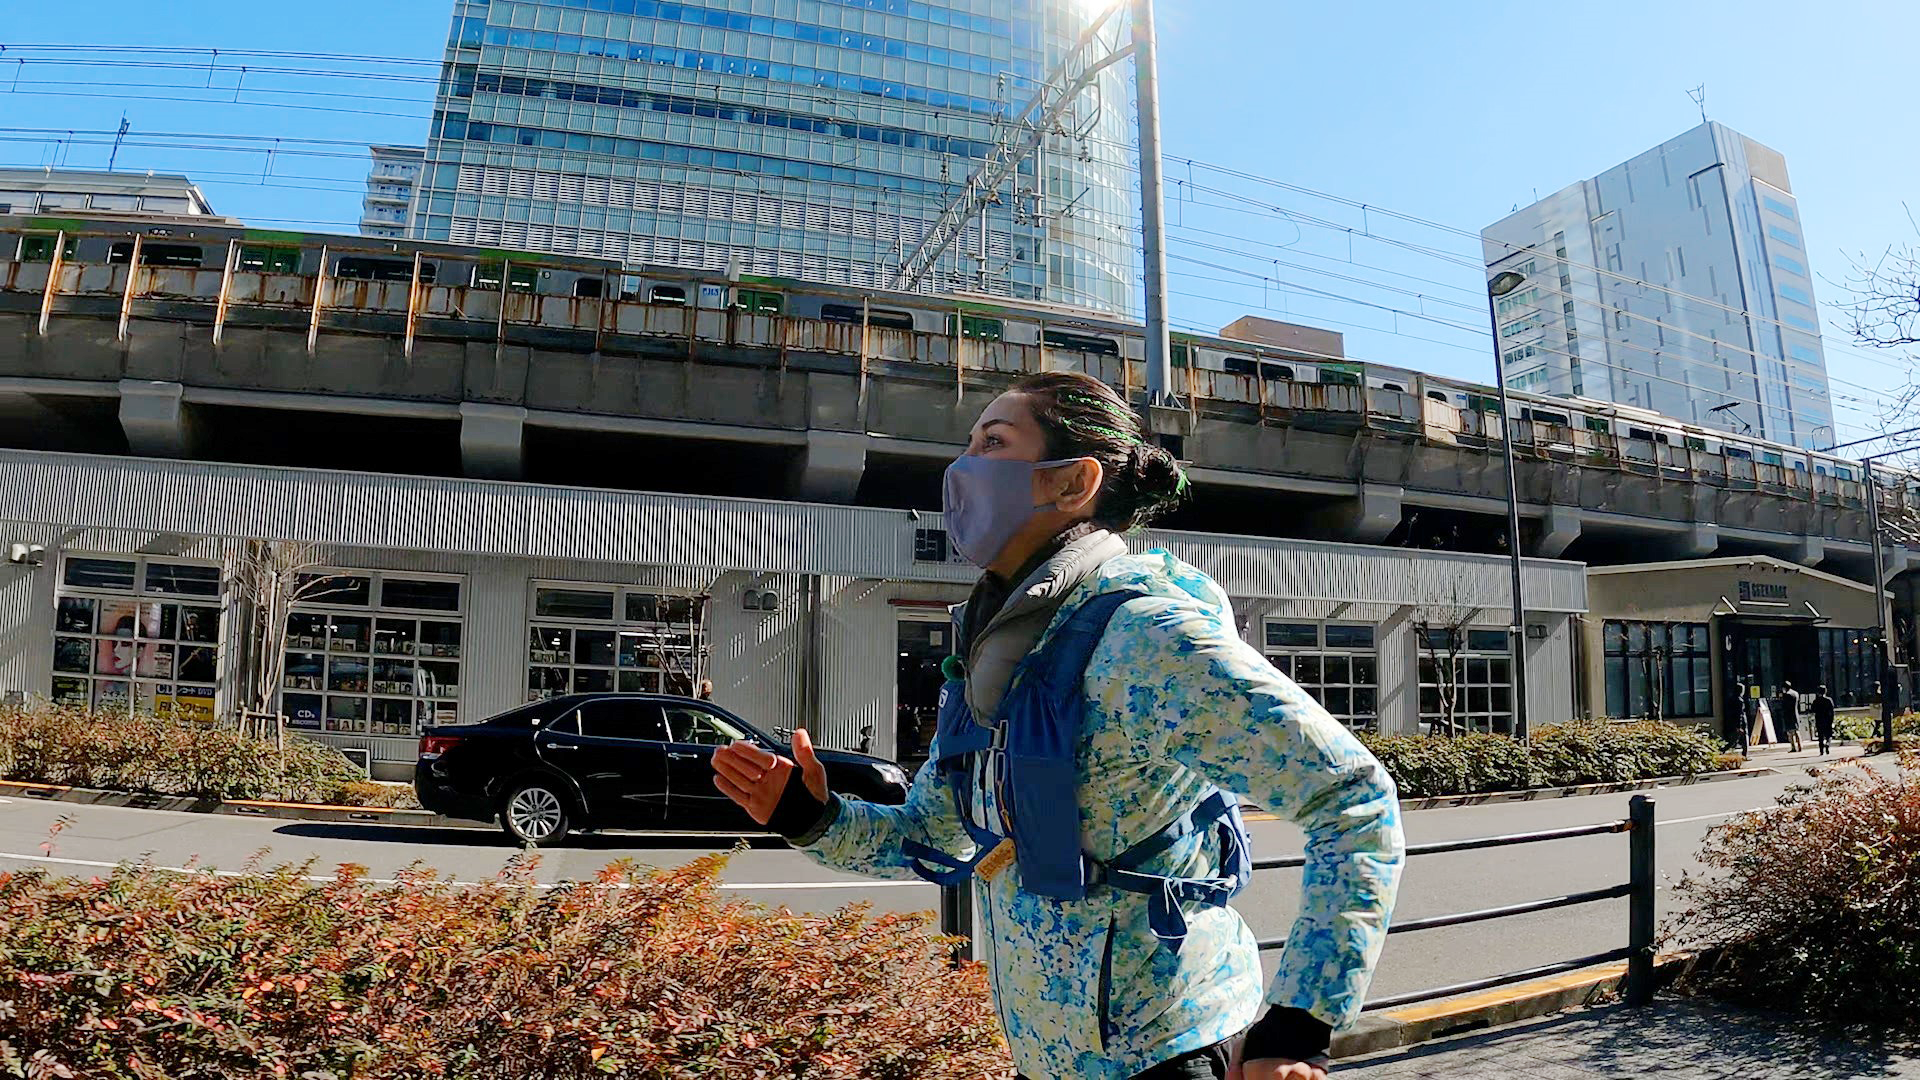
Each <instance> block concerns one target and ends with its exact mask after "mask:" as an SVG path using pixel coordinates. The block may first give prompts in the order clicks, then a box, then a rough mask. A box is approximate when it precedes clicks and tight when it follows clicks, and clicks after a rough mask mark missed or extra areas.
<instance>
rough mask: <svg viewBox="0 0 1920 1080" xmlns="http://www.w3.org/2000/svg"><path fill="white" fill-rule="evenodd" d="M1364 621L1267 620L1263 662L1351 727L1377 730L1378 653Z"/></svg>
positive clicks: (1369, 629)
mask: <svg viewBox="0 0 1920 1080" xmlns="http://www.w3.org/2000/svg"><path fill="white" fill-rule="evenodd" d="M1375 636H1376V631H1375V628H1374V627H1373V626H1371V625H1368V624H1365V623H1320V622H1296V621H1288V620H1281V619H1270V620H1268V621H1267V624H1266V645H1267V648H1266V654H1267V660H1268V661H1269V662H1271V663H1272V664H1273V666H1274V667H1276V668H1278V669H1279V670H1280V673H1281V674H1282V675H1285V676H1287V677H1288V678H1290V679H1292V680H1293V681H1294V682H1295V683H1297V684H1299V687H1300V689H1302V690H1305V691H1306V692H1307V693H1309V694H1311V695H1313V697H1314V699H1315V700H1317V701H1319V702H1320V704H1321V705H1322V706H1324V707H1325V708H1326V710H1327V712H1329V713H1331V714H1333V716H1334V717H1335V718H1336V719H1338V720H1340V721H1342V722H1343V723H1345V724H1346V725H1347V726H1349V727H1353V728H1360V729H1363V730H1368V731H1373V730H1378V728H1379V725H1380V657H1379V653H1378V651H1377V649H1376V647H1375V643H1374V642H1375Z"/></svg>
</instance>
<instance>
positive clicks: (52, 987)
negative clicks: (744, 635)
mask: <svg viewBox="0 0 1920 1080" xmlns="http://www.w3.org/2000/svg"><path fill="white" fill-rule="evenodd" d="M725 864H726V856H724V855H714V856H709V857H706V858H703V859H700V860H697V861H695V862H694V863H692V864H690V865H688V866H686V867H683V868H681V869H678V870H671V871H646V872H641V871H638V870H636V869H635V868H633V867H631V866H628V865H619V866H615V867H609V868H608V870H607V871H605V872H603V873H602V875H601V876H600V878H599V879H598V881H595V882H583V883H577V884H574V885H571V886H567V887H562V888H552V889H543V888H540V887H538V886H536V885H535V884H534V883H533V881H532V878H531V874H530V866H525V865H523V866H520V867H516V868H513V869H512V870H511V871H510V872H509V873H508V874H504V875H503V876H502V880H499V881H496V882H491V883H487V884H483V885H480V886H474V887H465V886H459V887H456V886H452V885H448V884H445V883H442V882H439V881H436V880H435V879H434V876H433V875H432V874H431V873H428V872H415V873H411V874H407V875H403V880H402V882H401V883H400V884H398V885H391V886H385V887H381V888H375V887H371V886H369V885H368V884H367V883H366V882H364V881H363V880H362V879H361V874H362V873H363V871H361V870H359V869H358V868H345V869H343V870H341V871H340V873H339V874H338V876H337V877H336V878H335V879H333V880H331V881H329V882H325V883H320V884H315V883H312V882H310V881H307V880H305V879H304V878H303V876H302V875H303V874H305V873H307V871H308V868H306V867H288V868H281V869H278V870H274V871H270V872H267V873H265V874H264V875H261V876H249V877H216V876H213V875H211V874H196V875H192V876H187V877H181V876H180V875H178V874H173V873H162V872H159V871H154V870H144V869H139V868H122V869H120V870H118V871H116V872H114V873H113V874H111V875H110V876H108V877H106V878H105V879H94V880H82V879H77V878H56V877H52V876H49V875H47V874H46V873H45V872H44V871H39V870H34V871H28V872H13V873H0V970H3V971H4V972H5V976H6V977H5V978H4V979H3V980H0V1074H5V1075H19V1076H31V1077H55V1076H84V1077H113V1078H139V1080H147V1078H152V1080H159V1078H162V1077H168V1078H173V1077H195V1078H200V1080H254V1078H262V1080H265V1078H275V1080H286V1078H294V1077H298V1078H301V1080H348V1078H351V1080H438V1078H446V1077H460V1078H463V1080H525V1078H527V1077H543V1078H584V1077H592V1076H605V1075H617V1076H622V1077H638V1078H648V1080H665V1078H669V1077H673V1078H678V1077H764V1078H784V1077H795V1078H798V1077H806V1078H807V1080H1006V1078H1008V1077H1010V1076H1011V1075H1012V1070H1011V1068H1010V1065H1009V1061H1008V1056H1007V1052H1006V1047H1005V1044H1004V1042H1003V1041H1002V1039H1001V1037H1000V1034H999V1031H998V1028H997V1026H996V1023H995V1017H994V1011H993V1007H992V1004H991V1002H990V999H989V997H988V994H987V986H986V979H985V976H984V974H983V972H982V969H980V968H979V967H978V966H976V965H966V966H960V967H956V966H955V965H954V964H953V963H952V961H951V959H950V957H951V956H952V951H951V950H952V944H953V943H952V942H951V941H949V940H947V939H944V938H940V937H937V936H935V935H934V934H933V933H932V932H931V931H930V929H929V927H928V922H929V919H928V917H927V916H896V915H886V916H881V917H878V918H868V917H867V915H866V913H865V911H864V910H863V909H861V908H850V909H847V910H845V911H842V912H840V913H839V914H836V915H834V916H831V917H828V918H802V917H799V916H795V915H791V914H788V913H786V912H768V911H765V910H762V909H759V908H757V907H753V906H750V905H748V904H746V903H744V902H740V901H731V900H725V899H723V898H721V897H720V896H719V895H718V894H717V892H716V889H715V886H716V883H717V881H718V879H719V874H720V872H721V870H722V868H723V867H724V866H725Z"/></svg>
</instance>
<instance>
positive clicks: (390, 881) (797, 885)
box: [0, 851, 928, 892]
mask: <svg viewBox="0 0 1920 1080" xmlns="http://www.w3.org/2000/svg"><path fill="white" fill-rule="evenodd" d="M0 859H3V860H7V861H10V862H24V863H44V864H46V865H49V866H85V867H91V868H94V869H99V870H117V869H119V868H121V867H123V866H129V867H131V866H137V865H138V864H136V863H126V862H117V863H113V862H100V861H98V860H94V859H61V858H56V857H54V856H52V855H22V854H19V853H18V852H12V851H0ZM147 869H149V870H157V871H160V872H161V873H166V874H210V875H212V876H214V877H263V876H265V875H262V874H248V873H246V872H244V871H240V870H214V869H209V868H204V867H203V868H200V869H189V868H187V867H184V866H150V867H148V868H147ZM299 880H301V881H311V882H316V883H319V884H330V883H331V882H333V881H334V880H335V879H334V878H331V877H321V876H319V875H317V874H303V875H301V876H300V878H299ZM360 880H361V881H364V882H366V883H367V884H369V885H398V884H400V883H401V882H400V880H399V879H398V878H361V879H360ZM440 884H444V885H459V886H467V887H471V886H475V885H480V884H484V883H483V882H477V881H443V882H440ZM592 884H594V882H591V881H563V882H551V881H539V882H535V883H534V887H535V888H538V889H552V888H557V887H559V886H561V885H592ZM926 886H928V883H927V882H924V881H748V882H742V883H740V884H737V885H735V884H730V883H728V882H724V881H723V882H721V883H720V888H721V889H724V890H726V891H728V892H773V891H778V890H782V889H906V888H919V887H926Z"/></svg>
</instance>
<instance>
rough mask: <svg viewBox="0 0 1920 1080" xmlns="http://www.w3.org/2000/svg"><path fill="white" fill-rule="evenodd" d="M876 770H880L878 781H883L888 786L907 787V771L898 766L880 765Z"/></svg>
mask: <svg viewBox="0 0 1920 1080" xmlns="http://www.w3.org/2000/svg"><path fill="white" fill-rule="evenodd" d="M878 768H879V770H880V779H882V780H885V781H886V782H887V783H889V784H899V785H900V786H901V787H906V786H907V770H905V769H903V768H901V767H900V766H898V765H881V766H879V767H878Z"/></svg>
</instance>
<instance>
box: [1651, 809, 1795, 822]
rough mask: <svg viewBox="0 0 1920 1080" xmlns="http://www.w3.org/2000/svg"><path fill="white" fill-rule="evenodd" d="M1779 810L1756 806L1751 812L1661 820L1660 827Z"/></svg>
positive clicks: (1730, 811) (1732, 811) (1739, 811)
mask: <svg viewBox="0 0 1920 1080" xmlns="http://www.w3.org/2000/svg"><path fill="white" fill-rule="evenodd" d="M1778 809H1780V808H1779V807H1777V806H1756V807H1754V808H1752V809H1751V810H1729V811H1727V812H1726V813H1724V814H1701V815H1700V816H1699V817H1683V818H1671V819H1662V820H1661V821H1659V822H1657V824H1660V825H1689V824H1692V823H1693V822H1696V821H1718V820H1719V819H1721V818H1730V817H1739V816H1740V815H1741V814H1768V813H1772V812H1773V811H1775V810H1778Z"/></svg>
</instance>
